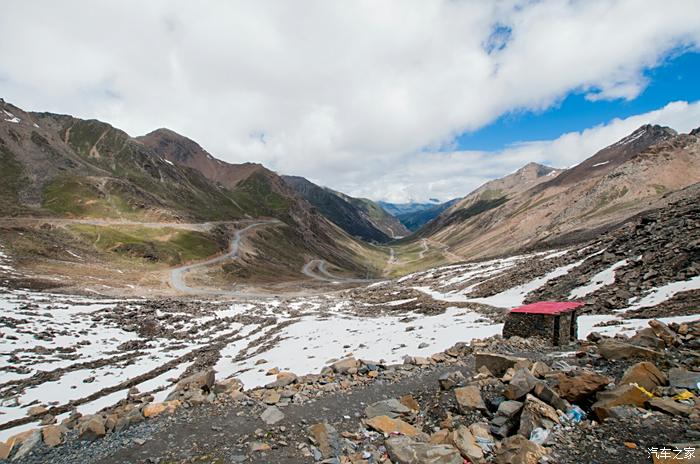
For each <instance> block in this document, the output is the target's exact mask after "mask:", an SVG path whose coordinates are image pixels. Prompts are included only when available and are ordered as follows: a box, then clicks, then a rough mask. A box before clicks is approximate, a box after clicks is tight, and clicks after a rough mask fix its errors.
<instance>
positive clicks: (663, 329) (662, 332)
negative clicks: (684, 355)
mask: <svg viewBox="0 0 700 464" xmlns="http://www.w3.org/2000/svg"><path fill="white" fill-rule="evenodd" d="M649 327H651V330H653V331H654V334H655V335H656V336H657V337H659V338H660V339H661V340H663V341H664V343H665V344H666V346H678V345H680V344H681V342H680V339H679V338H678V335H677V334H676V332H674V331H673V330H671V329H670V328H669V327H668V326H667V325H666V324H664V323H663V322H661V321H659V320H657V319H653V320H651V321H649Z"/></svg>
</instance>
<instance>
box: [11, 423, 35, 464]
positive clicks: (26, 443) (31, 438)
mask: <svg viewBox="0 0 700 464" xmlns="http://www.w3.org/2000/svg"><path fill="white" fill-rule="evenodd" d="M29 432H30V433H28V434H26V435H24V436H23V440H22V441H21V445H20V447H19V449H18V450H17V452H16V453H15V455H14V457H13V458H12V460H13V461H16V460H18V459H22V458H23V457H24V456H26V455H28V454H29V453H31V452H32V450H33V449H34V447H35V446H36V445H38V444H39V443H41V432H40V431H39V430H30V431H29ZM18 444H19V443H18Z"/></svg>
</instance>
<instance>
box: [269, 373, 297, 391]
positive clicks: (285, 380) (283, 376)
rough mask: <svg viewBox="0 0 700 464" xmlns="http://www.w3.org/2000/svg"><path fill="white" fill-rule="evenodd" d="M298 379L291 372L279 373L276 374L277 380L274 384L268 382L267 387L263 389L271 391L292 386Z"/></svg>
mask: <svg viewBox="0 0 700 464" xmlns="http://www.w3.org/2000/svg"><path fill="white" fill-rule="evenodd" d="M297 379H298V377H297V375H296V374H294V373H292V372H280V373H279V374H277V380H275V381H274V382H270V383H268V384H267V385H265V388H267V389H273V388H283V387H286V386H288V385H291V384H293V383H294V382H296V381H297Z"/></svg>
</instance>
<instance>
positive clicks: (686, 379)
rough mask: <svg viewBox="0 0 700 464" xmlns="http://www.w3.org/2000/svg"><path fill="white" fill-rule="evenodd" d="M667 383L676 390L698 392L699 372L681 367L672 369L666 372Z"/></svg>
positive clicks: (699, 388)
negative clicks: (682, 389)
mask: <svg viewBox="0 0 700 464" xmlns="http://www.w3.org/2000/svg"><path fill="white" fill-rule="evenodd" d="M668 383H669V385H671V386H672V387H676V388H689V389H696V390H700V387H699V386H698V385H700V372H694V371H689V370H687V369H683V368H682V367H673V368H671V369H669V371H668Z"/></svg>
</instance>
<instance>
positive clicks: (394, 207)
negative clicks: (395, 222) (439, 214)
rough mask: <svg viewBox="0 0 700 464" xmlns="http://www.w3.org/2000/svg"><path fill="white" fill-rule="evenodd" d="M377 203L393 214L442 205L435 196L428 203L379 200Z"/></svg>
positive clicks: (415, 211)
mask: <svg viewBox="0 0 700 464" xmlns="http://www.w3.org/2000/svg"><path fill="white" fill-rule="evenodd" d="M377 203H378V204H379V206H381V207H382V208H384V210H385V211H386V212H387V213H389V214H391V215H392V216H398V215H400V214H405V213H417V212H419V211H425V210H428V209H432V208H435V207H436V206H439V205H440V201H439V200H437V199H435V198H431V199H430V200H429V201H428V202H426V203H418V202H414V201H411V202H408V203H389V202H387V201H379V202H377Z"/></svg>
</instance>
